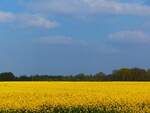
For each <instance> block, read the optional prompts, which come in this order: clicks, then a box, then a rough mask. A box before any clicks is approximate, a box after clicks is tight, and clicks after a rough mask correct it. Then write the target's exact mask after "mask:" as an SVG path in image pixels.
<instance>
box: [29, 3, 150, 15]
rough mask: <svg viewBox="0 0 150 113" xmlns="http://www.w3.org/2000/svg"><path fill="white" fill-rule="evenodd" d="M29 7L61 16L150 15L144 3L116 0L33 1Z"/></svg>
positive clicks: (149, 9) (149, 7)
mask: <svg viewBox="0 0 150 113" xmlns="http://www.w3.org/2000/svg"><path fill="white" fill-rule="evenodd" d="M27 6H28V7H30V8H32V9H33V10H35V11H39V12H44V13H45V12H48V13H49V12H51V13H60V14H68V15H73V14H77V15H78V14H85V15H86V14H88V15H89V14H102V13H104V14H127V15H150V6H147V5H144V4H142V2H120V1H116V0H36V1H35V0H32V2H29V3H28V4H27Z"/></svg>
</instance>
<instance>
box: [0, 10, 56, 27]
mask: <svg viewBox="0 0 150 113" xmlns="http://www.w3.org/2000/svg"><path fill="white" fill-rule="evenodd" d="M10 22H11V23H17V24H19V25H22V26H28V27H39V28H46V29H50V28H55V27H57V26H58V23H57V22H56V21H51V20H49V19H47V18H45V17H42V16H39V15H32V14H16V13H12V12H4V11H0V23H10Z"/></svg>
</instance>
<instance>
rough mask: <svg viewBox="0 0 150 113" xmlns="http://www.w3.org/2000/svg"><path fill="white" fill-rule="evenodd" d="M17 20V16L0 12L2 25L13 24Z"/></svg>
mask: <svg viewBox="0 0 150 113" xmlns="http://www.w3.org/2000/svg"><path fill="white" fill-rule="evenodd" d="M14 20H15V15H14V14H12V13H9V12H2V11H0V23H2V22H11V21H14Z"/></svg>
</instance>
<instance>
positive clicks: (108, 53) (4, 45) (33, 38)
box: [0, 0, 150, 75]
mask: <svg viewBox="0 0 150 113" xmlns="http://www.w3.org/2000/svg"><path fill="white" fill-rule="evenodd" d="M149 29H150V2H149V0H13V1H10V0H1V1H0V72H4V71H12V72H14V73H15V74H17V75H23V74H37V73H39V74H76V73H81V72H83V73H96V72H99V71H103V72H105V73H110V72H111V71H112V70H114V69H117V68H121V67H140V68H149V67H150V59H149V58H150V30H149Z"/></svg>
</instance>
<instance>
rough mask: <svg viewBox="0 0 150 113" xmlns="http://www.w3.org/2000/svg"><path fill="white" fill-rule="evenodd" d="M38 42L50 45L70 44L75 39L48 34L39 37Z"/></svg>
mask: <svg viewBox="0 0 150 113" xmlns="http://www.w3.org/2000/svg"><path fill="white" fill-rule="evenodd" d="M38 42H40V43H43V44H49V45H70V44H72V43H73V39H72V38H71V37H66V36H47V37H41V38H39V40H38Z"/></svg>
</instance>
